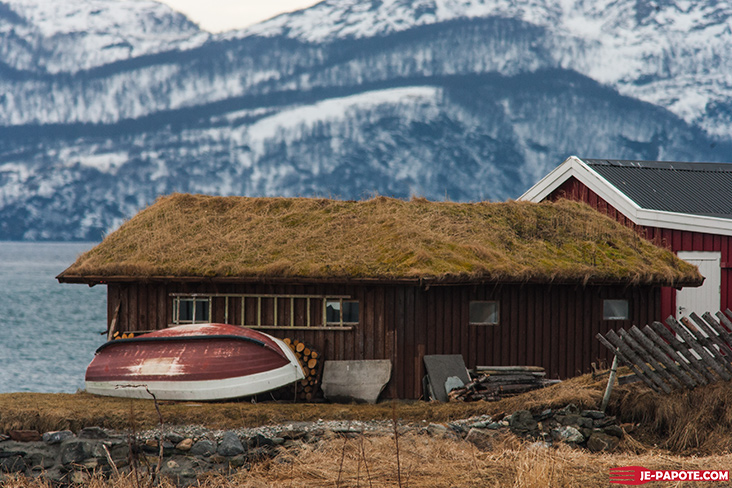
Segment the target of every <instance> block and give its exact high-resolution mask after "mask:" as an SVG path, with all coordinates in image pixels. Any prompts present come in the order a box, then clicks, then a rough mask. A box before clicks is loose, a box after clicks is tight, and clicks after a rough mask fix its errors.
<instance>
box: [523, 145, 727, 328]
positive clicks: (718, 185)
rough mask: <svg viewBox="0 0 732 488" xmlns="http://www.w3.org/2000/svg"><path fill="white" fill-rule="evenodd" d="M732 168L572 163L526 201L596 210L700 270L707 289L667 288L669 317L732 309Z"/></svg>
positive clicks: (665, 314)
mask: <svg viewBox="0 0 732 488" xmlns="http://www.w3.org/2000/svg"><path fill="white" fill-rule="evenodd" d="M730 189H732V165H730V164H725V163H683V162H667V161H619V160H608V159H580V158H578V157H576V156H571V157H569V158H568V159H567V160H566V161H564V162H563V163H562V164H560V165H559V166H558V167H557V168H555V169H554V170H553V171H552V172H551V173H549V174H548V175H547V176H545V177H544V178H542V179H541V180H540V181H539V182H538V183H536V184H535V185H534V186H533V187H531V188H530V189H529V190H528V191H527V192H526V193H524V194H523V195H522V196H521V197H520V200H528V201H532V202H541V201H545V200H549V201H556V200H558V199H561V198H567V199H571V200H578V201H581V202H585V203H587V204H589V205H590V206H591V207H593V208H595V209H597V210H599V211H600V212H602V213H604V214H606V215H609V216H610V217H612V218H614V219H616V220H617V221H618V222H621V223H623V224H624V225H627V226H629V227H631V228H633V229H635V230H636V231H637V232H638V233H639V234H640V235H642V236H643V237H645V238H647V239H649V240H650V241H652V242H654V243H655V244H657V245H659V246H662V247H665V248H667V249H670V250H671V251H673V252H675V253H676V254H677V255H678V256H679V257H681V258H682V259H684V260H686V261H688V262H690V263H693V264H695V265H697V266H698V267H699V270H700V271H701V273H702V275H703V276H704V277H705V278H706V279H705V281H704V285H703V286H701V287H699V288H684V289H682V290H678V289H674V288H671V287H666V288H664V289H663V290H662V293H661V311H662V314H663V317H668V316H669V315H672V316H675V317H677V318H678V317H680V316H681V315H688V314H690V313H691V312H696V313H698V314H700V313H703V312H706V311H710V312H712V313H714V312H715V311H717V310H724V309H725V308H727V307H730V308H732V191H731V190H730Z"/></svg>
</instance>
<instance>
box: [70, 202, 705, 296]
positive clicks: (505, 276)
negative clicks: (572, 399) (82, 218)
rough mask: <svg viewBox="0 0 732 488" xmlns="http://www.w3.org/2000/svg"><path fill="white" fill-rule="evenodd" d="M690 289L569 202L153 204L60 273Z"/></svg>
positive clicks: (679, 272)
mask: <svg viewBox="0 0 732 488" xmlns="http://www.w3.org/2000/svg"><path fill="white" fill-rule="evenodd" d="M102 276H106V277H111V276H137V277H143V278H144V277H156V276H158V277H165V276H176V277H200V276H204V277H230V278H231V277H237V278H261V277H270V278H272V277H278V278H283V277H284V278H288V277H289V278H291V277H304V278H311V279H312V278H328V279H338V278H339V279H370V278H379V279H415V278H422V279H434V280H438V281H439V280H444V281H449V280H459V281H470V280H499V279H500V280H511V281H518V282H523V281H530V280H534V281H543V282H546V281H570V282H619V281H622V282H628V281H630V282H633V283H651V282H652V283H662V284H679V283H684V282H686V283H699V282H700V280H701V276H700V275H699V273H698V270H697V269H696V268H695V267H693V266H691V265H688V264H687V263H685V262H683V261H681V260H679V259H678V258H676V257H675V256H674V255H673V254H672V253H670V252H668V251H666V250H662V249H660V248H658V247H655V246H653V245H652V244H651V243H649V242H648V241H645V240H643V239H641V238H640V237H638V235H637V234H635V233H634V232H632V231H631V230H629V229H627V228H625V227H624V226H622V225H620V224H618V223H617V222H615V221H613V220H611V219H609V218H608V217H605V216H603V215H601V214H600V213H598V212H596V211H595V210H593V209H591V208H590V207H588V206H586V205H584V204H581V203H577V202H569V201H561V202H559V203H541V204H536V203H529V202H506V203H485V202H481V203H450V202H429V201H427V200H424V199H413V200H412V201H402V200H396V199H391V198H384V197H378V198H374V199H371V200H368V201H361V202H354V201H335V200H327V199H308V198H245V197H209V196H201V195H182V194H175V195H171V196H168V197H163V198H160V199H159V200H158V201H157V202H156V203H155V204H154V205H152V206H151V207H149V208H147V209H145V210H143V211H142V212H140V213H139V214H138V215H137V216H135V217H134V218H133V219H131V220H130V221H129V222H127V223H125V224H124V225H123V226H122V227H121V228H120V229H118V230H117V231H116V232H114V233H112V234H111V235H109V236H108V237H107V238H106V239H105V240H104V241H103V242H102V243H101V244H100V245H99V246H97V247H95V248H94V249H92V250H91V251H89V252H88V253H86V254H84V255H83V256H81V257H80V258H79V259H78V260H77V262H76V263H74V265H73V266H71V267H70V268H69V269H68V270H66V271H65V272H64V273H62V275H61V276H60V279H62V280H73V279H74V278H76V279H78V278H80V277H97V278H98V277H102Z"/></svg>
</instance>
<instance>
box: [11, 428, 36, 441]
mask: <svg viewBox="0 0 732 488" xmlns="http://www.w3.org/2000/svg"><path fill="white" fill-rule="evenodd" d="M8 435H9V436H10V438H11V439H12V440H14V441H16V442H38V441H40V440H41V433H40V432H38V431H37V430H11V431H9V432H8Z"/></svg>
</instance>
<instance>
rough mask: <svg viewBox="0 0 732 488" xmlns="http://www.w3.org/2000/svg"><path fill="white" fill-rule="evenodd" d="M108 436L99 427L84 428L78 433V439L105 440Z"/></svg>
mask: <svg viewBox="0 0 732 488" xmlns="http://www.w3.org/2000/svg"><path fill="white" fill-rule="evenodd" d="M108 437H109V435H108V434H107V433H106V432H105V431H104V429H102V428H101V427H84V428H83V429H81V432H79V438H80V439H106V438H108Z"/></svg>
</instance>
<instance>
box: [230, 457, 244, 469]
mask: <svg viewBox="0 0 732 488" xmlns="http://www.w3.org/2000/svg"><path fill="white" fill-rule="evenodd" d="M248 463H249V460H248V459H247V456H246V455H245V454H239V455H238V456H234V457H233V458H231V459H229V466H231V467H232V468H241V467H242V466H246V465H247V464H248Z"/></svg>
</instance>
